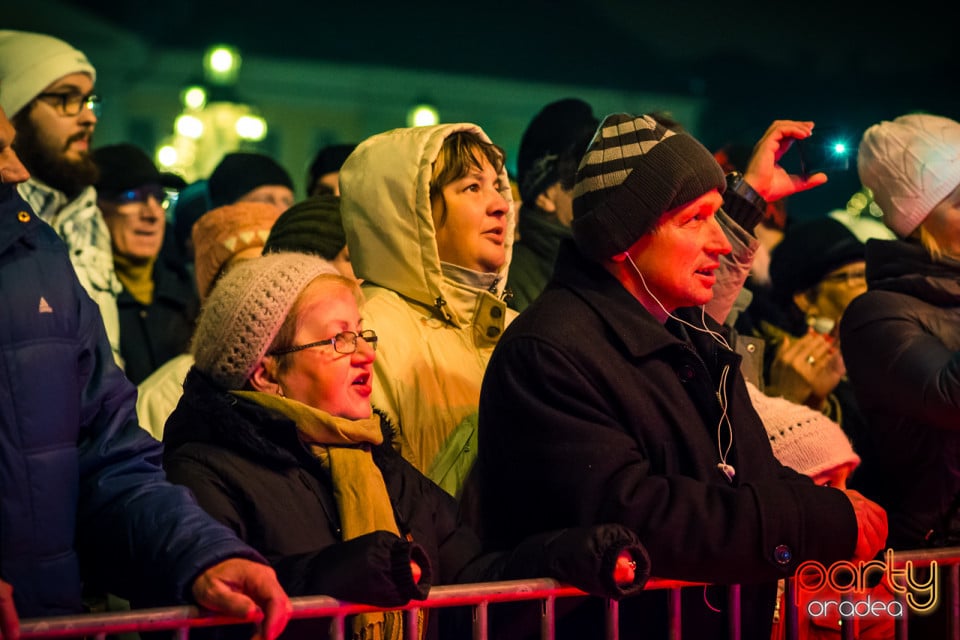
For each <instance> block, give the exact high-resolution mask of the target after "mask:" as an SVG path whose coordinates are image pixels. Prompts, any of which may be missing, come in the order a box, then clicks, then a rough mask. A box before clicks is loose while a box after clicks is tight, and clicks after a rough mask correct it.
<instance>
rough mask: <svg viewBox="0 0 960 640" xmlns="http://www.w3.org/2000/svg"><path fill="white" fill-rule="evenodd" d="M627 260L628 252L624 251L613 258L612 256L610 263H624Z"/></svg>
mask: <svg viewBox="0 0 960 640" xmlns="http://www.w3.org/2000/svg"><path fill="white" fill-rule="evenodd" d="M626 259H627V252H626V251H624V252H622V253H615V254H613V255H612V256H610V261H611V262H624V261H625V260H626Z"/></svg>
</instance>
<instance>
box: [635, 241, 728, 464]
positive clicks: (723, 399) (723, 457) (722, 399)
mask: <svg viewBox="0 0 960 640" xmlns="http://www.w3.org/2000/svg"><path fill="white" fill-rule="evenodd" d="M623 255H624V256H625V257H626V258H627V261H628V262H629V263H630V266H631V267H633V270H634V271H636V272H637V275H638V276H640V284H642V285H643V288H644V290H645V291H646V292H647V295H648V296H650V297H651V298H652V299H653V301H654V302H656V303H657V305H658V306H659V307H660V308H661V309H662V310H663V312H664V313H665V314H667V317H669V318H673V319H674V320H676V321H677V322H679V323H680V324H682V325H685V326H687V327H690V328H691V329H693V330H694V331H699V332H700V333H705V334H707V335H709V336H710V337H711V338H713V340H714V342H716V343H717V344H719V345H720V346H722V347H725V348H726V349H727V350H729V351H733V349H731V348H730V345H729V344H728V343H727V341H726V340H724V338H723V336H722V335H720V334H719V333H717V332H716V331H713V330H712V329H708V328H707V320H706V309H704V307H703V306H701V307H700V321H701V322H702V323H703V326H702V327H698V326H696V325H694V324H690V323H689V322H687V321H686V320H683V319H682V318H678V317H677V316H675V315H673V314H672V313H670V312H669V311H667V308H666V307H664V306H663V303H662V302H660V300H659V298H657V296H655V295H653V292H652V291H650V287H648V286H647V281H646V280H645V279H644V277H643V274H642V273H640V269H639V268H638V267H637V264H636V263H635V262H634V261H633V258H632V257H630V254H629V253H627V252H624V254H623ZM729 373H730V365H724V367H723V371H721V372H720V386H719V387H718V388H717V401H718V402H719V403H720V408H721V410H722V411H723V413H722V414H721V415H720V421H719V422H718V423H717V454H718V455H719V456H720V464H718V465H717V468H718V469H720V471H721V472H723V474H724V475H725V476H727V480H729V481H730V482H733V477H734V475H736V473H737V470H736V469H734V467H733V465H730V464H727V456H728V455H730V448H731V447H732V446H733V425H731V424H730V418H729V417H728V416H727V377H728V375H729ZM724 423H726V425H727V434H728V436H729V437H728V438H727V446H726V448H725V449H724V447H723V445H721V444H720V441H721V435H722V434H721V430H722V428H723V425H724Z"/></svg>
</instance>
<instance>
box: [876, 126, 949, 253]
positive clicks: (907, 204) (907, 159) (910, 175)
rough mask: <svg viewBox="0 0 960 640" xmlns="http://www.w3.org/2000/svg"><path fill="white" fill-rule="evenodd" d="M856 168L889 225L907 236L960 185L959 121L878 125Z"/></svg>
mask: <svg viewBox="0 0 960 640" xmlns="http://www.w3.org/2000/svg"><path fill="white" fill-rule="evenodd" d="M857 170H858V171H859V173H860V181H861V182H862V183H863V185H864V186H866V187H869V188H870V189H871V190H872V191H873V197H874V200H876V202H877V204H878V205H880V208H881V209H882V210H883V221H884V223H885V224H886V225H887V226H888V227H890V228H891V229H892V230H893V231H894V232H895V233H896V234H897V235H899V236H900V237H906V236H908V235H910V234H911V233H913V230H914V229H916V228H917V227H918V226H920V223H922V222H923V221H924V219H926V217H927V216H928V215H930V212H931V211H932V210H933V208H934V207H935V206H937V205H938V204H939V203H940V202H941V201H942V200H943V199H944V198H946V197H947V196H948V195H950V192H952V191H953V190H954V189H955V188H956V187H957V185H960V122H956V121H955V120H951V119H949V118H944V117H941V116H932V115H926V114H911V115H905V116H900V117H899V118H897V119H895V120H894V121H893V122H889V121H883V122H881V123H879V124H875V125H873V126H872V127H870V128H869V129H867V130H866V131H865V132H864V134H863V139H862V140H861V141H860V151H859V154H858V155H857Z"/></svg>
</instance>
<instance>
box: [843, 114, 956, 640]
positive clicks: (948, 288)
mask: <svg viewBox="0 0 960 640" xmlns="http://www.w3.org/2000/svg"><path fill="white" fill-rule="evenodd" d="M857 169H858V172H859V174H860V179H861V180H862V181H863V184H864V186H866V187H867V188H869V189H870V190H871V191H872V192H873V195H874V198H875V200H876V203H877V204H878V205H879V206H880V209H881V210H882V211H883V221H884V224H886V225H887V226H888V227H889V228H890V229H891V230H892V231H893V232H894V233H896V235H897V239H895V240H869V241H867V249H866V278H867V292H866V293H864V294H863V295H861V296H860V297H858V298H857V299H855V300H854V301H853V302H851V303H850V306H849V307H848V308H847V311H846V313H844V316H843V320H842V321H841V323H840V338H841V339H840V346H841V348H842V349H843V356H844V361H845V362H846V366H847V371H848V373H849V376H850V381H851V383H852V384H853V389H854V392H855V393H856V397H857V402H858V403H859V405H860V408H861V410H862V411H863V414H864V416H865V417H866V419H867V421H868V424H869V429H868V430H867V431H866V433H867V435H868V437H867V438H865V439H864V443H863V444H862V445H861V444H860V443H859V442H856V443H855V444H856V445H857V448H858V453H859V454H860V456H861V457H862V458H863V465H862V468H861V469H860V471H859V472H858V473H857V475H856V477H855V478H854V484H855V486H857V487H858V488H860V489H861V490H862V491H863V492H864V493H865V494H866V495H868V496H870V497H872V498H873V499H874V500H876V501H877V502H879V503H880V504H882V505H883V506H884V507H886V509H887V510H888V512H889V514H890V546H891V547H892V548H894V549H915V548H918V547H924V546H928V545H932V546H955V545H957V544H960V431H958V430H957V425H958V424H960V375H958V373H957V372H958V368H960V123H958V122H956V121H954V120H951V119H949V118H944V117H941V116H936V115H931V114H909V115H904V116H900V117H898V118H896V119H894V120H892V121H883V122H880V123H878V124H875V125H873V126H871V127H869V128H868V129H867V130H866V131H865V132H864V134H863V137H862V139H861V141H860V147H859V153H858V157H857ZM941 609H945V607H941ZM915 617H916V616H915ZM913 635H914V634H913V633H912V632H911V636H913ZM918 637H934V636H929V635H928V636H918Z"/></svg>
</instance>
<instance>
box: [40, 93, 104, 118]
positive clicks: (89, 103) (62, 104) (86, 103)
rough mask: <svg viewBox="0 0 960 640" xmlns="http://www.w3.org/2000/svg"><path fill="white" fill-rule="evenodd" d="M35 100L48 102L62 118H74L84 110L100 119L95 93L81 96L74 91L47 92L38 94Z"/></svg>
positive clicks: (98, 98)
mask: <svg viewBox="0 0 960 640" xmlns="http://www.w3.org/2000/svg"><path fill="white" fill-rule="evenodd" d="M37 99H38V100H48V101H50V102H49V104H50V105H51V106H53V108H55V109H56V110H57V111H58V112H59V113H60V115H62V116H75V115H77V114H79V113H80V112H81V111H83V109H85V108H86V109H90V111H92V112H93V115H95V116H97V117H98V118H99V117H100V107H101V100H100V96H98V95H97V94H95V93H88V94H87V95H83V94H82V93H78V92H76V91H48V92H47V93H41V94H38V95H37Z"/></svg>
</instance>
